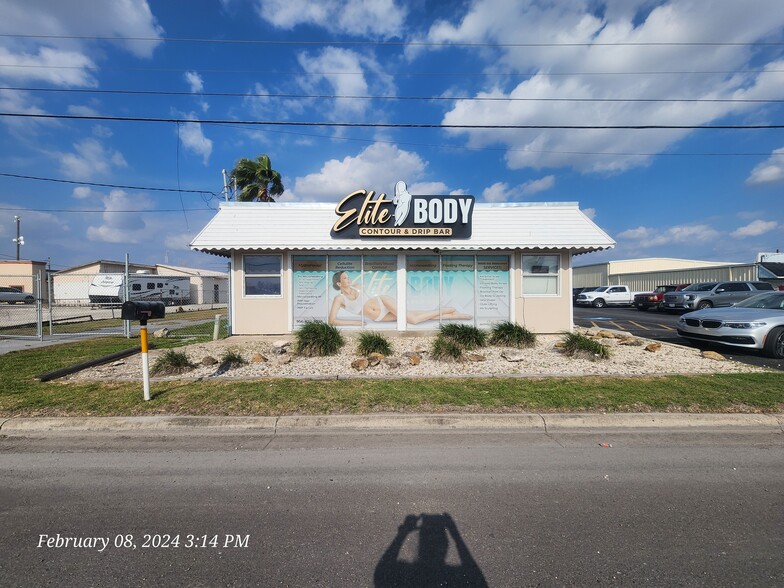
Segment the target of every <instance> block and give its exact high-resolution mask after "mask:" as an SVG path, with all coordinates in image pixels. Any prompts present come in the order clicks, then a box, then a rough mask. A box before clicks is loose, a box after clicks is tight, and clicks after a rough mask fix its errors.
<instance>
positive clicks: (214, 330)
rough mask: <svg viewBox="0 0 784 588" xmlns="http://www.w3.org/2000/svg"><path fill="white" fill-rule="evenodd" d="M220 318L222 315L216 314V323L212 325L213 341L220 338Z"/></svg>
mask: <svg viewBox="0 0 784 588" xmlns="http://www.w3.org/2000/svg"><path fill="white" fill-rule="evenodd" d="M220 319H221V315H219V314H216V315H215V325H214V326H213V327H212V340H213V341H217V340H218V334H219V333H220Z"/></svg>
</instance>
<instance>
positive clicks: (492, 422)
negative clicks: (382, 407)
mask: <svg viewBox="0 0 784 588" xmlns="http://www.w3.org/2000/svg"><path fill="white" fill-rule="evenodd" d="M502 429H506V430H516V431H539V432H543V433H553V432H570V431H571V432H576V431H580V430H624V431H630V430H639V431H654V430H657V429H681V430H689V429H691V430H702V431H707V430H711V429H724V430H727V429H741V430H744V431H753V430H754V431H766V432H776V433H784V415H782V414H684V413H618V414H583V413H564V414H553V413H545V414H538V413H518V414H454V413H452V414H372V415H322V416H308V415H295V416H281V417H245V416H236V417H232V416H204V417H202V416H141V417H54V418H52V417H41V418H9V419H7V420H5V421H4V422H2V424H0V434H2V435H6V436H23V435H30V434H34V435H58V434H70V433H118V434H121V433H132V432H144V431H153V432H156V431H157V432H161V433H202V432H223V433H230V432H259V433H272V434H276V433H278V432H282V431H287V432H291V431H297V430H299V431H318V430H333V431H339V430H354V431H391V430H429V431H437V430H472V431H489V430H502Z"/></svg>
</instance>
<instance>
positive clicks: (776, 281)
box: [574, 254, 784, 292]
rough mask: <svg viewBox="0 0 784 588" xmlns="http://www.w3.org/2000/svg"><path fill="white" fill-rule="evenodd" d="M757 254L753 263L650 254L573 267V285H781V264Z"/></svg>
mask: <svg viewBox="0 0 784 588" xmlns="http://www.w3.org/2000/svg"><path fill="white" fill-rule="evenodd" d="M768 259H771V260H772V259H775V257H773V254H770V256H769V257H765V256H764V255H762V254H761V255H760V256H758V261H757V262H755V263H730V262H716V261H698V260H693V259H671V258H666V257H653V258H646V259H625V260H618V261H608V262H604V263H594V264H589V265H583V266H580V267H575V268H574V286H575V288H580V287H585V288H588V287H593V286H616V285H626V286H629V287H630V288H631V289H632V290H633V291H636V292H650V291H651V290H653V289H654V288H656V286H660V285H663V284H694V283H697V282H724V281H732V280H746V281H752V282H757V281H766V282H770V283H771V284H772V285H773V287H774V288H776V287H778V286H784V263H776V262H774V261H768Z"/></svg>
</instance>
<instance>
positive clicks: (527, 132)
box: [0, 0, 784, 270]
mask: <svg viewBox="0 0 784 588" xmlns="http://www.w3.org/2000/svg"><path fill="white" fill-rule="evenodd" d="M20 114H24V115H36V116H18V115H20ZM96 117H98V118H96ZM139 119H145V120H139ZM150 119H163V121H160V120H159V121H156V120H150ZM209 121H213V122H209ZM215 121H220V122H215ZM263 123H267V124H263ZM269 123H276V124H274V125H273V124H269ZM281 123H288V124H281ZM291 123H306V124H296V125H294V124H291ZM319 123H320V124H319ZM412 124H418V125H428V127H426V128H412V127H410V126H408V127H406V126H401V125H412ZM341 125H342V126H341ZM781 125H784V2H782V1H781V0H744V2H736V1H734V0H664V1H652V0H604V1H602V0H515V1H511V0H469V1H461V0H321V1H320V2H312V1H311V0H220V1H219V0H213V1H207V0H189V1H187V2H185V1H184V0H181V1H171V0H162V1H155V0H149V1H144V0H67V1H59V0H4V1H3V2H2V3H0V259H15V256H16V244H15V243H14V242H13V239H14V237H15V236H16V222H15V220H14V217H15V216H18V217H20V219H21V220H20V230H21V234H22V235H23V237H24V245H23V246H22V247H21V257H22V259H33V260H38V261H49V262H50V263H51V267H52V269H54V270H59V269H65V268H67V267H71V266H75V265H79V264H82V263H88V262H90V261H93V260H96V259H115V260H122V259H124V258H125V255H126V253H127V254H129V255H130V258H131V260H132V261H134V262H138V263H150V264H155V263H169V264H173V265H181V266H191V267H201V268H205V269H216V270H221V269H225V268H226V263H225V260H224V259H223V258H219V257H215V256H210V255H208V254H204V253H199V252H194V251H191V250H189V248H188V244H189V242H190V241H191V240H192V239H193V237H194V236H195V235H196V234H197V233H198V232H199V231H200V230H201V229H202V228H203V227H204V225H205V224H206V223H207V222H208V221H209V219H210V218H211V217H212V216H213V215H214V213H215V210H216V209H217V207H218V205H219V202H220V201H221V200H222V199H223V193H222V189H223V179H222V174H221V170H223V169H226V170H231V168H232V167H233V166H234V165H235V163H236V162H237V160H238V159H239V158H241V157H248V158H255V157H257V156H258V155H261V154H267V155H268V156H269V157H270V158H271V161H272V166H273V168H274V169H275V170H277V171H278V172H280V174H281V175H282V178H283V184H284V186H285V192H284V194H283V195H282V196H281V197H280V198H278V201H279V202H287V201H292V202H296V201H299V202H302V201H319V202H330V203H335V204H337V202H338V201H340V200H341V199H342V198H343V197H344V196H346V195H347V194H349V193H351V192H353V191H355V190H358V189H367V190H374V191H376V192H377V193H381V192H385V193H387V194H389V193H392V192H393V190H394V184H395V182H396V181H398V180H404V181H406V182H407V183H408V187H409V191H410V192H411V193H413V194H471V195H473V196H475V198H476V199H477V202H489V203H502V202H577V203H579V205H580V208H581V209H582V210H583V211H584V212H585V214H587V215H588V216H589V217H590V218H592V219H593V220H594V222H596V223H597V224H598V225H599V226H600V227H601V228H602V229H603V230H605V231H606V232H607V233H608V234H609V235H610V236H611V237H612V238H613V239H614V240H615V241H616V242H617V246H616V247H615V248H614V249H612V250H609V251H604V252H600V253H592V254H588V255H582V256H580V257H578V258H577V259H576V260H575V262H576V265H583V264H587V263H598V262H603V261H608V260H613V259H630V258H639V257H674V258H685V259H699V260H706V261H726V262H746V263H749V262H753V261H755V260H756V256H757V253H758V252H773V251H776V250H777V249H780V250H782V251H784V128H775V127H776V126H781ZM498 126H505V127H507V128H493V127H498ZM575 126H584V127H586V126H587V127H593V128H582V129H579V128H569V127H575ZM613 126H616V127H617V126H626V127H631V126H636V127H639V126H655V127H657V128H654V129H630V128H625V129H618V128H606V127H613ZM706 126H714V127H715V126H722V127H725V128H720V129H718V128H712V129H711V128H695V127H706ZM508 127H513V128H508ZM545 127H549V128H545ZM599 127H605V128H599ZM662 127H665V128H662ZM675 127H679V128H675ZM753 127H756V128H753ZM766 127H767V128H766ZM771 127H774V128H771ZM19 176H27V177H26V178H23V177H19ZM30 178H45V180H43V179H30ZM53 180H57V181H53ZM96 184H103V185H100V186H99V185H96ZM292 230H296V227H292Z"/></svg>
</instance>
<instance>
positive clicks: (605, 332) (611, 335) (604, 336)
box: [596, 329, 615, 339]
mask: <svg viewBox="0 0 784 588" xmlns="http://www.w3.org/2000/svg"><path fill="white" fill-rule="evenodd" d="M596 336H597V337H601V338H602V339H615V334H614V333H612V332H610V331H608V330H606V329H602V330H601V331H599V332H598V333H596Z"/></svg>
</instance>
